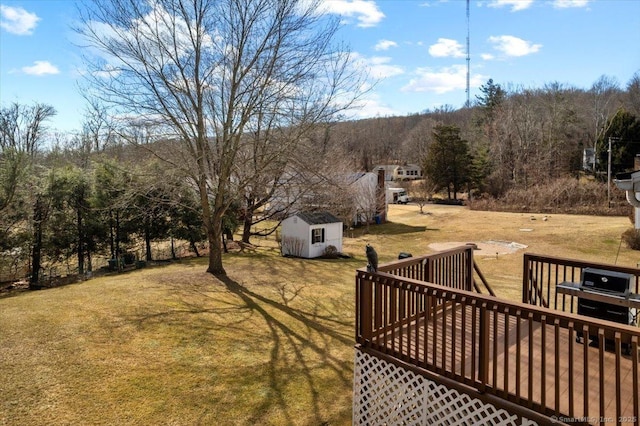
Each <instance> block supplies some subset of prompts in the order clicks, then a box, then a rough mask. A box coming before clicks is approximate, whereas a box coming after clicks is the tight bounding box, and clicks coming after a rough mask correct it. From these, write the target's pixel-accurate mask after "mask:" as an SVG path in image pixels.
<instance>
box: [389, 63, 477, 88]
mask: <svg viewBox="0 0 640 426" xmlns="http://www.w3.org/2000/svg"><path fill="white" fill-rule="evenodd" d="M415 73H416V78H413V79H411V80H410V81H409V83H408V84H407V85H406V86H404V87H403V88H402V89H401V90H402V91H403V92H434V93H436V94H439V95H441V94H444V93H447V92H451V91H453V90H464V89H466V88H467V67H466V66H465V65H453V66H451V67H446V68H441V69H439V70H434V69H431V68H418V69H416V71H415ZM486 79H487V77H485V76H483V75H480V74H476V75H473V76H471V78H470V81H469V84H470V86H472V87H478V86H480V85H482V84H483V83H484V81H486Z"/></svg>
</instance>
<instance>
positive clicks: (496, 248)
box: [429, 240, 527, 256]
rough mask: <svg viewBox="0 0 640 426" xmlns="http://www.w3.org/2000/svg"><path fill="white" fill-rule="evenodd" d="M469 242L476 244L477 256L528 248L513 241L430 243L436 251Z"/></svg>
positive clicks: (431, 247) (508, 252) (507, 252)
mask: <svg viewBox="0 0 640 426" xmlns="http://www.w3.org/2000/svg"><path fill="white" fill-rule="evenodd" d="M467 244H472V245H474V248H475V250H474V253H473V254H474V255H475V256H495V255H496V254H512V253H515V252H517V251H518V250H522V249H525V248H527V246H526V245H524V244H519V243H516V242H513V241H494V240H490V241H478V242H476V241H466V242H462V241H449V242H445V243H432V244H429V248H430V249H431V250H435V251H442V250H448V249H452V248H455V247H460V246H464V245H467Z"/></svg>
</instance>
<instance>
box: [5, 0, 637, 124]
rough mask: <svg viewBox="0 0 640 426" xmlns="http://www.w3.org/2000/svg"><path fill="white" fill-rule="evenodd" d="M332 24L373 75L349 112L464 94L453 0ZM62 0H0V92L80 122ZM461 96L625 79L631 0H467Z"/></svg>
mask: <svg viewBox="0 0 640 426" xmlns="http://www.w3.org/2000/svg"><path fill="white" fill-rule="evenodd" d="M322 10H323V12H324V13H327V14H330V15H333V16H337V17H339V18H340V19H341V21H342V25H341V29H340V32H339V36H340V37H341V38H342V39H343V40H344V41H345V42H346V43H347V44H349V45H350V47H351V50H352V52H353V54H354V56H355V58H356V59H357V61H356V63H357V64H358V66H360V67H363V68H364V69H365V70H367V71H368V72H369V74H370V75H371V77H374V78H376V79H377V84H376V85H375V86H374V88H373V89H372V91H371V92H369V93H368V94H367V97H366V99H364V102H363V105H362V108H361V109H360V110H358V111H355V112H354V118H364V117H375V116H389V115H405V114H411V113H416V112H421V111H424V110H425V109H433V108H436V107H439V106H442V105H450V106H452V107H454V108H459V107H461V106H463V105H464V103H465V101H466V94H465V85H466V71H467V68H466V37H467V19H466V2H465V1H464V0H448V1H445V0H419V1H412V0H378V1H365V0H327V1H325V2H324V4H323V9H322ZM75 22H76V8H75V4H74V2H73V1H70V0H67V1H64V0H24V1H2V2H0V103H2V105H6V104H8V103H10V102H16V101H17V102H20V103H25V104H31V103H33V102H42V103H47V104H50V105H52V106H54V107H55V108H56V110H57V111H58V115H57V117H56V118H55V119H54V120H53V121H52V122H51V127H52V128H55V129H58V130H61V131H74V130H77V129H78V128H79V127H80V123H81V121H82V114H83V111H84V104H85V101H84V99H83V98H82V96H81V94H80V92H79V90H78V86H77V83H78V81H79V78H80V74H81V70H82V62H81V60H80V52H79V50H78V48H76V47H75V46H74V45H73V43H72V40H73V39H74V33H73V31H72V29H71V27H72V25H74V24H75ZM470 58H471V61H470V64H471V72H470V76H471V77H470V80H471V100H472V101H473V100H474V99H475V95H476V94H478V93H479V91H478V88H479V87H480V85H482V84H484V83H486V81H487V80H488V79H489V78H492V79H493V80H494V81H495V82H497V83H499V84H501V85H503V86H504V87H510V86H518V87H526V88H535V87H541V86H543V85H544V84H547V83H552V82H559V83H562V84H567V85H572V86H575V87H578V88H583V89H588V88H589V87H590V86H591V85H592V84H593V83H594V82H595V81H596V80H597V79H598V78H599V77H600V76H601V75H607V76H609V77H613V78H615V79H617V81H618V82H619V84H620V85H621V86H623V87H624V86H625V85H626V84H627V82H628V81H629V79H630V78H631V77H632V76H633V74H634V73H635V72H637V71H640V0H597V1H595V0H592V1H590V0H481V1H476V0H471V2H470Z"/></svg>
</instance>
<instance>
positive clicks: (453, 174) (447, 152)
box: [423, 125, 471, 200]
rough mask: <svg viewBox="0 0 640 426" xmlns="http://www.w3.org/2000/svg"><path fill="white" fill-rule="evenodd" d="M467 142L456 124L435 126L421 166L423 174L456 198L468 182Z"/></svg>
mask: <svg viewBox="0 0 640 426" xmlns="http://www.w3.org/2000/svg"><path fill="white" fill-rule="evenodd" d="M470 160H471V158H470V156H469V144H468V142H467V141H466V140H464V139H462V138H461V137H460V128H458V127H457V126H444V125H440V126H436V127H435V128H434V132H433V141H432V142H431V144H430V145H429V149H428V152H427V158H426V161H425V164H424V166H423V170H424V173H425V175H427V177H428V178H429V179H431V180H432V181H433V182H434V183H435V184H437V185H439V187H440V188H446V189H447V197H448V198H449V199H451V194H452V193H453V199H454V200H457V193H458V192H459V191H460V190H461V189H462V186H463V185H464V184H466V183H468V182H469V180H470V178H471V176H470Z"/></svg>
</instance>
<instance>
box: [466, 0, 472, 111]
mask: <svg viewBox="0 0 640 426" xmlns="http://www.w3.org/2000/svg"><path fill="white" fill-rule="evenodd" d="M469 34H470V31H469V0H467V90H466V92H467V103H466V104H465V106H466V107H467V108H470V107H471V100H470V95H471V92H470V90H469V73H470V66H471V57H470V56H469V55H470V52H469V39H470V36H469Z"/></svg>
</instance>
